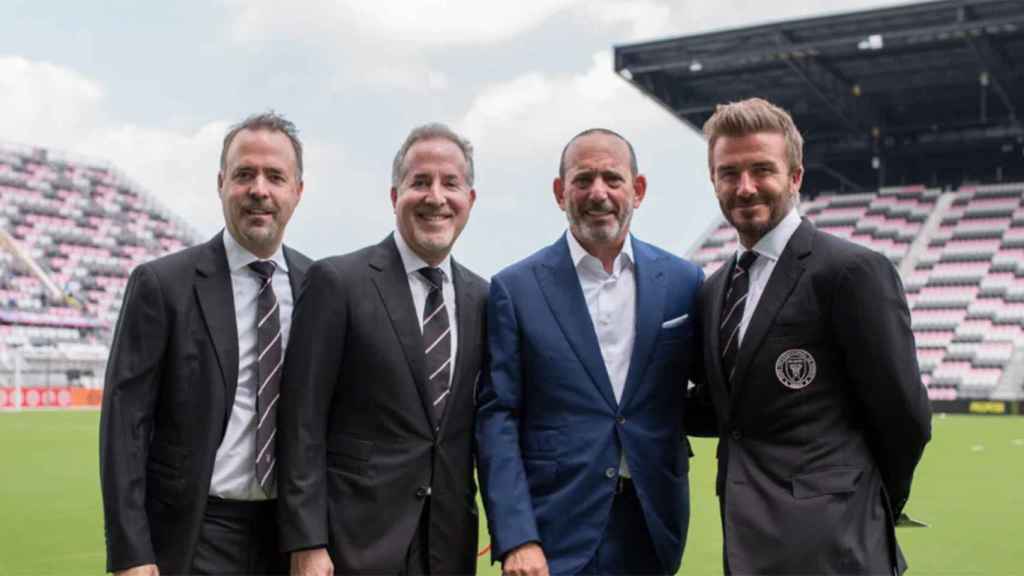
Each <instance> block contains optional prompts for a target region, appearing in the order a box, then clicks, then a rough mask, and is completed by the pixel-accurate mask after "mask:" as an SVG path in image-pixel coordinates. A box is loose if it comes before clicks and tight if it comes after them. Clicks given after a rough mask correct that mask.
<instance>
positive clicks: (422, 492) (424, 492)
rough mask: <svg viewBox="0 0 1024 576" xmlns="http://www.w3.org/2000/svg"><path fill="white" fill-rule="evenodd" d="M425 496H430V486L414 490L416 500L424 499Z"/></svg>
mask: <svg viewBox="0 0 1024 576" xmlns="http://www.w3.org/2000/svg"><path fill="white" fill-rule="evenodd" d="M427 496H430V486H420V487H419V488H417V489H416V497H417V498H426V497H427Z"/></svg>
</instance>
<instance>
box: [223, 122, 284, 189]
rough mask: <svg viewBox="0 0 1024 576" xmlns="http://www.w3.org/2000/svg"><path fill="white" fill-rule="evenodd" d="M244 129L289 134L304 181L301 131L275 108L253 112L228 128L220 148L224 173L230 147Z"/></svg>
mask: <svg viewBox="0 0 1024 576" xmlns="http://www.w3.org/2000/svg"><path fill="white" fill-rule="evenodd" d="M242 130H251V131H256V130H269V131H271V132H280V133H282V134H284V135H285V136H287V137H288V140H289V141H290V142H291V143H292V149H294V150H295V168H296V170H297V171H298V174H297V175H296V176H298V180H299V182H301V181H302V141H300V140H299V131H298V129H296V128H295V124H293V123H292V121H291V120H288V119H287V118H285V117H284V116H282V115H280V114H278V113H277V112H274V111H273V110H268V111H266V112H262V113H260V114H253V115H251V116H249V117H247V118H246V119H245V120H242V121H241V122H239V123H238V124H235V125H234V126H232V127H231V129H230V130H228V133H227V134H225V135H224V144H223V146H221V149H220V171H221V172H222V173H223V172H224V170H225V168H226V167H227V159H228V148H230V147H231V142H233V141H234V139H235V136H237V135H238V133H239V132H241V131H242Z"/></svg>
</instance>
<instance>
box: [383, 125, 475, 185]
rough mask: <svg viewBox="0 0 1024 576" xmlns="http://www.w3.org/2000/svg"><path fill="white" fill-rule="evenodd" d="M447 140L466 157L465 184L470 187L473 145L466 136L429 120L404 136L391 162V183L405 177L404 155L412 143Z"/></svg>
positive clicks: (471, 182) (399, 182)
mask: <svg viewBox="0 0 1024 576" xmlns="http://www.w3.org/2000/svg"><path fill="white" fill-rule="evenodd" d="M438 138H440V139H443V140H448V141H449V142H451V143H453V144H455V145H456V146H458V147H459V150H461V151H462V156H463V157H464V158H465V159H466V174H465V178H466V185H467V186H469V187H470V188H472V187H473V175H474V171H473V145H472V144H470V142H469V140H467V139H466V137H464V136H462V135H460V134H458V133H457V132H455V131H454V130H452V129H451V128H449V127H448V126H447V125H445V124H441V123H439V122H431V123H430V124H424V125H422V126H417V127H416V128H413V129H412V132H409V135H408V136H406V137H405V142H403V143H402V147H401V148H399V149H398V153H397V154H395V160H394V162H392V163H391V185H392V186H394V187H398V185H399V184H401V183H402V180H403V179H404V178H405V156H406V154H408V153H409V149H410V148H412V147H413V144H416V143H417V142H420V141H423V140H434V139H438Z"/></svg>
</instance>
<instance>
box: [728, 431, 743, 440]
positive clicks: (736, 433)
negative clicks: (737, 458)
mask: <svg viewBox="0 0 1024 576" xmlns="http://www.w3.org/2000/svg"><path fill="white" fill-rule="evenodd" d="M730 436H732V439H733V440H739V439H741V438H743V433H742V432H740V431H739V430H733V431H732V433H731V434H730Z"/></svg>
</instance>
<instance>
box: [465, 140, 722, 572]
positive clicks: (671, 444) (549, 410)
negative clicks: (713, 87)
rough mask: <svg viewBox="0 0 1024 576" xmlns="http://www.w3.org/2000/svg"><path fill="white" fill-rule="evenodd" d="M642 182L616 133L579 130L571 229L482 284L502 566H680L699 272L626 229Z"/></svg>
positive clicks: (562, 171)
mask: <svg viewBox="0 0 1024 576" xmlns="http://www.w3.org/2000/svg"><path fill="white" fill-rule="evenodd" d="M646 191H647V182H646V180H645V178H644V177H643V176H642V175H640V174H639V173H638V171H637V162H636V155H635V153H634V151H633V147H632V145H631V144H630V143H629V142H628V141H627V140H626V139H625V138H623V137H622V136H620V135H619V134H616V133H615V132H612V131H611V130H606V129H590V130H586V131H584V132H582V133H580V134H578V135H577V136H576V137H574V138H573V139H572V140H570V141H569V143H568V144H567V145H566V147H565V148H564V149H563V151H562V159H561V163H560V167H559V175H558V178H556V179H555V181H554V195H555V200H556V201H557V202H558V206H559V207H560V208H561V209H562V210H563V211H564V212H565V213H566V216H567V217H568V221H569V232H568V233H567V234H564V235H563V236H562V237H561V238H559V239H558V240H557V241H556V242H555V243H554V244H552V245H551V246H548V247H547V248H544V249H542V250H540V251H539V252H537V253H536V254H533V255H532V256H530V257H528V258H526V259H525V260H523V261H521V262H519V263H516V264H514V265H512V266H510V267H508V268H506V269H505V270H503V271H502V272H500V273H499V274H498V275H496V276H495V277H494V278H493V280H492V282H491V287H490V296H489V299H488V305H487V331H488V346H489V349H488V351H489V359H490V362H489V366H488V368H487V369H486V370H484V374H483V377H482V378H481V380H480V392H479V410H478V413H477V446H478V458H479V462H478V466H479V477H480V482H481V490H482V493H483V497H484V505H485V507H486V509H487V516H488V522H489V526H490V534H491V545H492V559H493V560H494V561H501V562H502V571H503V573H505V574H510V575H513V576H523V575H541V574H548V573H553V574H578V573H587V574H675V573H676V571H677V570H678V569H679V565H680V560H681V558H682V553H683V546H684V544H685V542H686V530H687V523H688V520H689V485H688V477H687V471H688V469H689V457H690V454H691V453H690V451H689V445H688V443H687V441H686V439H685V436H684V417H683V413H684V407H685V401H684V397H685V394H686V382H687V376H688V373H689V370H690V362H691V353H690V350H691V339H692V338H695V337H696V336H697V334H696V333H695V331H694V323H693V321H692V320H691V319H694V320H695V317H696V314H695V313H693V310H694V309H693V303H694V301H695V298H696V295H697V292H698V289H699V288H700V285H701V282H702V280H703V274H702V272H701V270H700V268H698V267H696V266H694V265H693V264H691V263H689V262H685V261H683V260H681V259H680V258H677V257H676V256H673V255H671V254H669V253H667V252H665V251H663V250H660V249H658V248H656V247H654V246H651V245H650V244H646V243H644V242H641V241H639V240H637V239H635V238H633V237H632V236H631V235H630V234H629V225H630V220H631V217H632V214H633V210H634V209H635V208H637V207H639V206H640V204H641V202H642V201H643V199H644V195H645V193H646Z"/></svg>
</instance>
